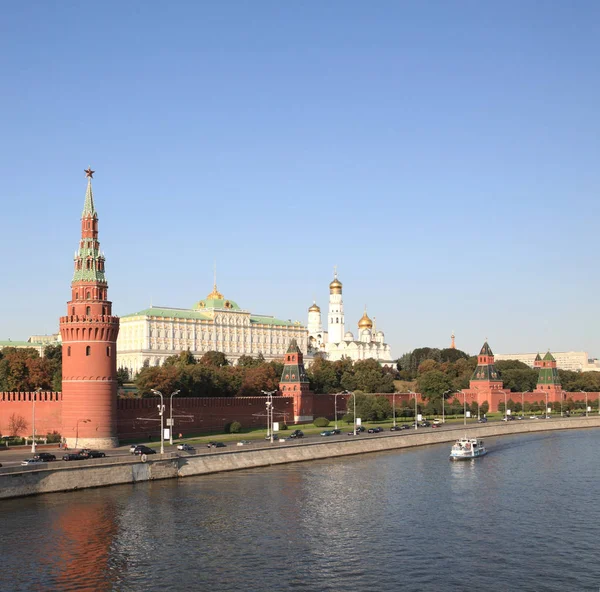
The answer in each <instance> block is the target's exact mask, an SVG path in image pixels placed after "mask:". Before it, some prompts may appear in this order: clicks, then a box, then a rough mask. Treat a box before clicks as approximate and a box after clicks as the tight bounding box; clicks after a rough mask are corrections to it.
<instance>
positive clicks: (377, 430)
mask: <svg viewBox="0 0 600 592" xmlns="http://www.w3.org/2000/svg"><path fill="white" fill-rule="evenodd" d="M379 432H383V428H369V429H368V430H367V433H369V434H378V433H379Z"/></svg>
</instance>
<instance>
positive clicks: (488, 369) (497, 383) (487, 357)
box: [470, 341, 502, 390]
mask: <svg viewBox="0 0 600 592" xmlns="http://www.w3.org/2000/svg"><path fill="white" fill-rule="evenodd" d="M470 388H472V389H473V388H476V389H483V388H485V389H490V390H494V389H501V388H502V378H501V377H500V373H499V372H498V371H497V370H496V366H495V365H494V352H492V348H491V347H490V346H489V344H488V342H487V341H486V342H485V343H484V344H483V346H482V348H481V351H480V352H479V355H478V356H477V368H475V371H474V372H473V375H472V376H471V381H470Z"/></svg>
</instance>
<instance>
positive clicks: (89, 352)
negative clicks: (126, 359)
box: [67, 345, 112, 357]
mask: <svg viewBox="0 0 600 592" xmlns="http://www.w3.org/2000/svg"><path fill="white" fill-rule="evenodd" d="M111 352H112V348H111V346H110V345H107V346H106V355H107V356H108V357H110V354H111ZM70 355H71V346H70V345H69V346H67V356H70ZM85 355H86V356H91V355H92V346H91V345H86V347H85Z"/></svg>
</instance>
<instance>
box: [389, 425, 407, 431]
mask: <svg viewBox="0 0 600 592" xmlns="http://www.w3.org/2000/svg"><path fill="white" fill-rule="evenodd" d="M403 429H404V428H403V427H402V426H399V425H395V426H392V427H391V428H390V432H399V431H401V430H403Z"/></svg>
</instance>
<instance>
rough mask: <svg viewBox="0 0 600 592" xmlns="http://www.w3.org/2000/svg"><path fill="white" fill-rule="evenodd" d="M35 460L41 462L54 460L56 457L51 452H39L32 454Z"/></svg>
mask: <svg viewBox="0 0 600 592" xmlns="http://www.w3.org/2000/svg"><path fill="white" fill-rule="evenodd" d="M33 458H35V459H36V460H38V459H39V460H41V461H42V462H52V461H53V460H56V457H55V456H54V455H53V454H50V453H49V452H40V453H39V454H36V455H34V457H33Z"/></svg>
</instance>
